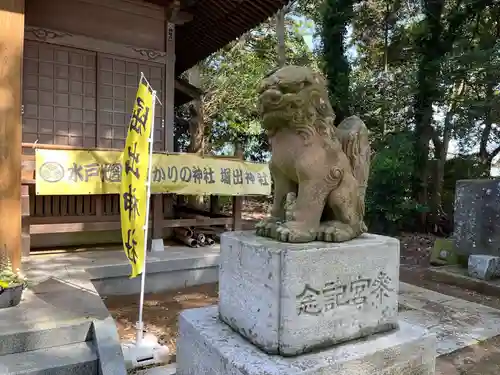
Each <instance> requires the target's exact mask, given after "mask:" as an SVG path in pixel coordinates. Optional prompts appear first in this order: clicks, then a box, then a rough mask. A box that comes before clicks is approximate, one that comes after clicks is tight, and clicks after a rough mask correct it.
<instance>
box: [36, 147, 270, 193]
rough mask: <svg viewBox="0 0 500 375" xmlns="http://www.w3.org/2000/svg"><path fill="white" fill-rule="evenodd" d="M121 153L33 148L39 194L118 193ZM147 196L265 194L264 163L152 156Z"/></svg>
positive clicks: (267, 182)
mask: <svg viewBox="0 0 500 375" xmlns="http://www.w3.org/2000/svg"><path fill="white" fill-rule="evenodd" d="M123 155H124V154H123V153H122V152H119V151H92V150H83V151H78V150H43V149H38V150H36V172H37V173H36V193H37V194H38V195H88V194H119V193H120V183H121V178H122V177H121V176H122V170H123ZM151 173H152V186H151V188H152V193H176V194H183V195H208V194H213V195H269V194H271V178H270V173H269V167H268V165H267V164H258V163H249V162H243V161H239V160H229V159H222V158H213V157H202V156H199V155H195V154H176V155H165V154H154V155H153V169H152V171H151Z"/></svg>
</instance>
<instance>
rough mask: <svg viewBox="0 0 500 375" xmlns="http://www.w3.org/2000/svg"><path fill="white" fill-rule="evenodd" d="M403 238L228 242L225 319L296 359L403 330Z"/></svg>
mask: <svg viewBox="0 0 500 375" xmlns="http://www.w3.org/2000/svg"><path fill="white" fill-rule="evenodd" d="M398 288H399V241H398V240H397V239H394V238H390V237H384V236H376V235H371V234H366V235H363V236H361V237H359V238H357V239H355V240H352V241H349V242H346V243H340V244H339V243H324V242H313V243H308V244H286V243H278V242H276V241H273V240H268V239H266V238H262V237H257V236H256V235H254V234H253V232H227V233H224V234H223V235H222V237H221V258H220V270H219V297H220V302H219V313H220V317H221V319H222V320H223V321H224V322H225V323H227V324H229V325H230V326H231V327H232V328H233V329H234V330H236V331H238V332H239V333H240V334H242V335H243V336H244V337H246V338H247V339H248V340H250V341H251V342H252V343H254V344H255V345H257V346H258V347H259V348H261V349H262V350H264V351H265V352H267V353H273V354H274V353H279V354H281V355H285V356H290V355H297V354H301V353H305V352H308V351H311V350H314V349H321V348H324V347H329V346H331V345H333V344H336V343H339V342H343V341H347V340H352V339H356V338H359V337H364V336H368V335H370V334H373V333H376V332H384V331H388V330H390V329H393V328H396V327H397V310H398Z"/></svg>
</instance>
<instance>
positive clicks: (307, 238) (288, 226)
mask: <svg viewBox="0 0 500 375" xmlns="http://www.w3.org/2000/svg"><path fill="white" fill-rule="evenodd" d="M276 239H277V240H278V241H282V242H294V243H303V242H311V241H314V240H315V239H316V231H314V230H310V229H303V228H302V227H299V226H298V225H297V224H295V223H294V222H293V221H290V222H287V223H284V224H281V225H279V226H278V229H276Z"/></svg>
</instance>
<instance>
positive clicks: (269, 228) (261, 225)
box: [255, 218, 279, 238]
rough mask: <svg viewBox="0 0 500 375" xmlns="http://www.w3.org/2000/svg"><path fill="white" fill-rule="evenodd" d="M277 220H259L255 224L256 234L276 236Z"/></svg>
mask: <svg viewBox="0 0 500 375" xmlns="http://www.w3.org/2000/svg"><path fill="white" fill-rule="evenodd" d="M278 225H279V222H278V220H276V219H274V218H268V219H264V220H261V221H260V222H258V223H257V224H256V225H255V229H256V234H257V236H261V237H271V238H276V230H277V228H278Z"/></svg>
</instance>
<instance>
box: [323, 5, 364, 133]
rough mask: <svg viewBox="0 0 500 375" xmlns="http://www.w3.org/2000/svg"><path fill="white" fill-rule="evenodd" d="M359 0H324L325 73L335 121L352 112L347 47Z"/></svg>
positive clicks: (336, 122) (338, 121)
mask: <svg viewBox="0 0 500 375" xmlns="http://www.w3.org/2000/svg"><path fill="white" fill-rule="evenodd" d="M356 2H357V0H325V2H324V11H323V20H322V23H323V27H322V32H321V36H322V38H321V39H322V42H323V56H324V60H325V64H324V73H325V75H326V77H327V79H328V89H329V91H330V99H331V102H332V107H333V110H334V112H335V125H338V124H340V123H341V122H342V120H343V119H344V118H346V117H349V116H350V114H351V113H350V88H349V75H350V71H351V69H350V66H349V61H348V60H347V57H346V51H345V43H344V42H345V34H346V29H347V26H348V25H349V24H350V23H351V20H352V17H353V14H354V11H353V6H354V3H356Z"/></svg>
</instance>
